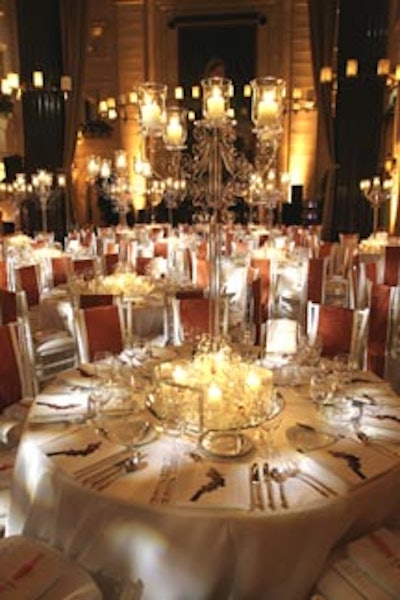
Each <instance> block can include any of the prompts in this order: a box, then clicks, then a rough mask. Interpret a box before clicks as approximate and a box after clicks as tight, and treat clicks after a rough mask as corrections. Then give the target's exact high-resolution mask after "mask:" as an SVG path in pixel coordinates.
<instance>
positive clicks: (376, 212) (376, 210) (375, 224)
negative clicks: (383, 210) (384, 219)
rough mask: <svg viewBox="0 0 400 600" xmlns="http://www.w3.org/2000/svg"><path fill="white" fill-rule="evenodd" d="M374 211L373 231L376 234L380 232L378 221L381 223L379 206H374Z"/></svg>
mask: <svg viewBox="0 0 400 600" xmlns="http://www.w3.org/2000/svg"><path fill="white" fill-rule="evenodd" d="M372 210H373V213H372V214H373V224H372V229H373V232H374V233H376V232H377V231H378V221H379V206H378V205H377V204H374V205H373V207H372Z"/></svg>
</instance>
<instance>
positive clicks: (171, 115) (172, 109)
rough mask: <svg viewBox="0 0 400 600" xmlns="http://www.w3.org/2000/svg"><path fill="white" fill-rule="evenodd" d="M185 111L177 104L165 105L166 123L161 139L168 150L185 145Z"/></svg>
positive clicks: (177, 148) (181, 147)
mask: <svg viewBox="0 0 400 600" xmlns="http://www.w3.org/2000/svg"><path fill="white" fill-rule="evenodd" d="M186 118H187V113H186V111H185V110H182V109H181V108H180V107H179V106H169V107H167V123H166V127H165V131H164V134H163V140H164V143H165V146H166V148H167V149H168V150H179V149H183V148H184V147H185V143H186V138H187V123H186Z"/></svg>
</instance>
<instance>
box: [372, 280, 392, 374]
mask: <svg viewBox="0 0 400 600" xmlns="http://www.w3.org/2000/svg"><path fill="white" fill-rule="evenodd" d="M390 296H391V287H390V286H389V285H385V284H377V283H375V284H373V285H372V289H371V300H370V316H369V329H368V337H367V366H368V369H370V370H371V371H373V372H374V373H376V374H377V375H379V376H380V377H383V376H384V373H385V359H386V344H387V339H388V328H389V321H390V312H389V309H390Z"/></svg>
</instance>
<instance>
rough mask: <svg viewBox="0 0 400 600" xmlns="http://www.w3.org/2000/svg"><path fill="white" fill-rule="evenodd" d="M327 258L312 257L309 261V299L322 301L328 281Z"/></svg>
mask: <svg viewBox="0 0 400 600" xmlns="http://www.w3.org/2000/svg"><path fill="white" fill-rule="evenodd" d="M327 260H328V259H327V258H326V257H325V258H310V259H309V262H308V277H307V300H311V301H312V302H318V303H322V302H323V301H324V288H325V282H326V271H327Z"/></svg>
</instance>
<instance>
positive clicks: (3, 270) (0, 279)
mask: <svg viewBox="0 0 400 600" xmlns="http://www.w3.org/2000/svg"><path fill="white" fill-rule="evenodd" d="M0 288H4V289H7V288H8V273H7V262H6V261H5V260H2V259H0Z"/></svg>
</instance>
